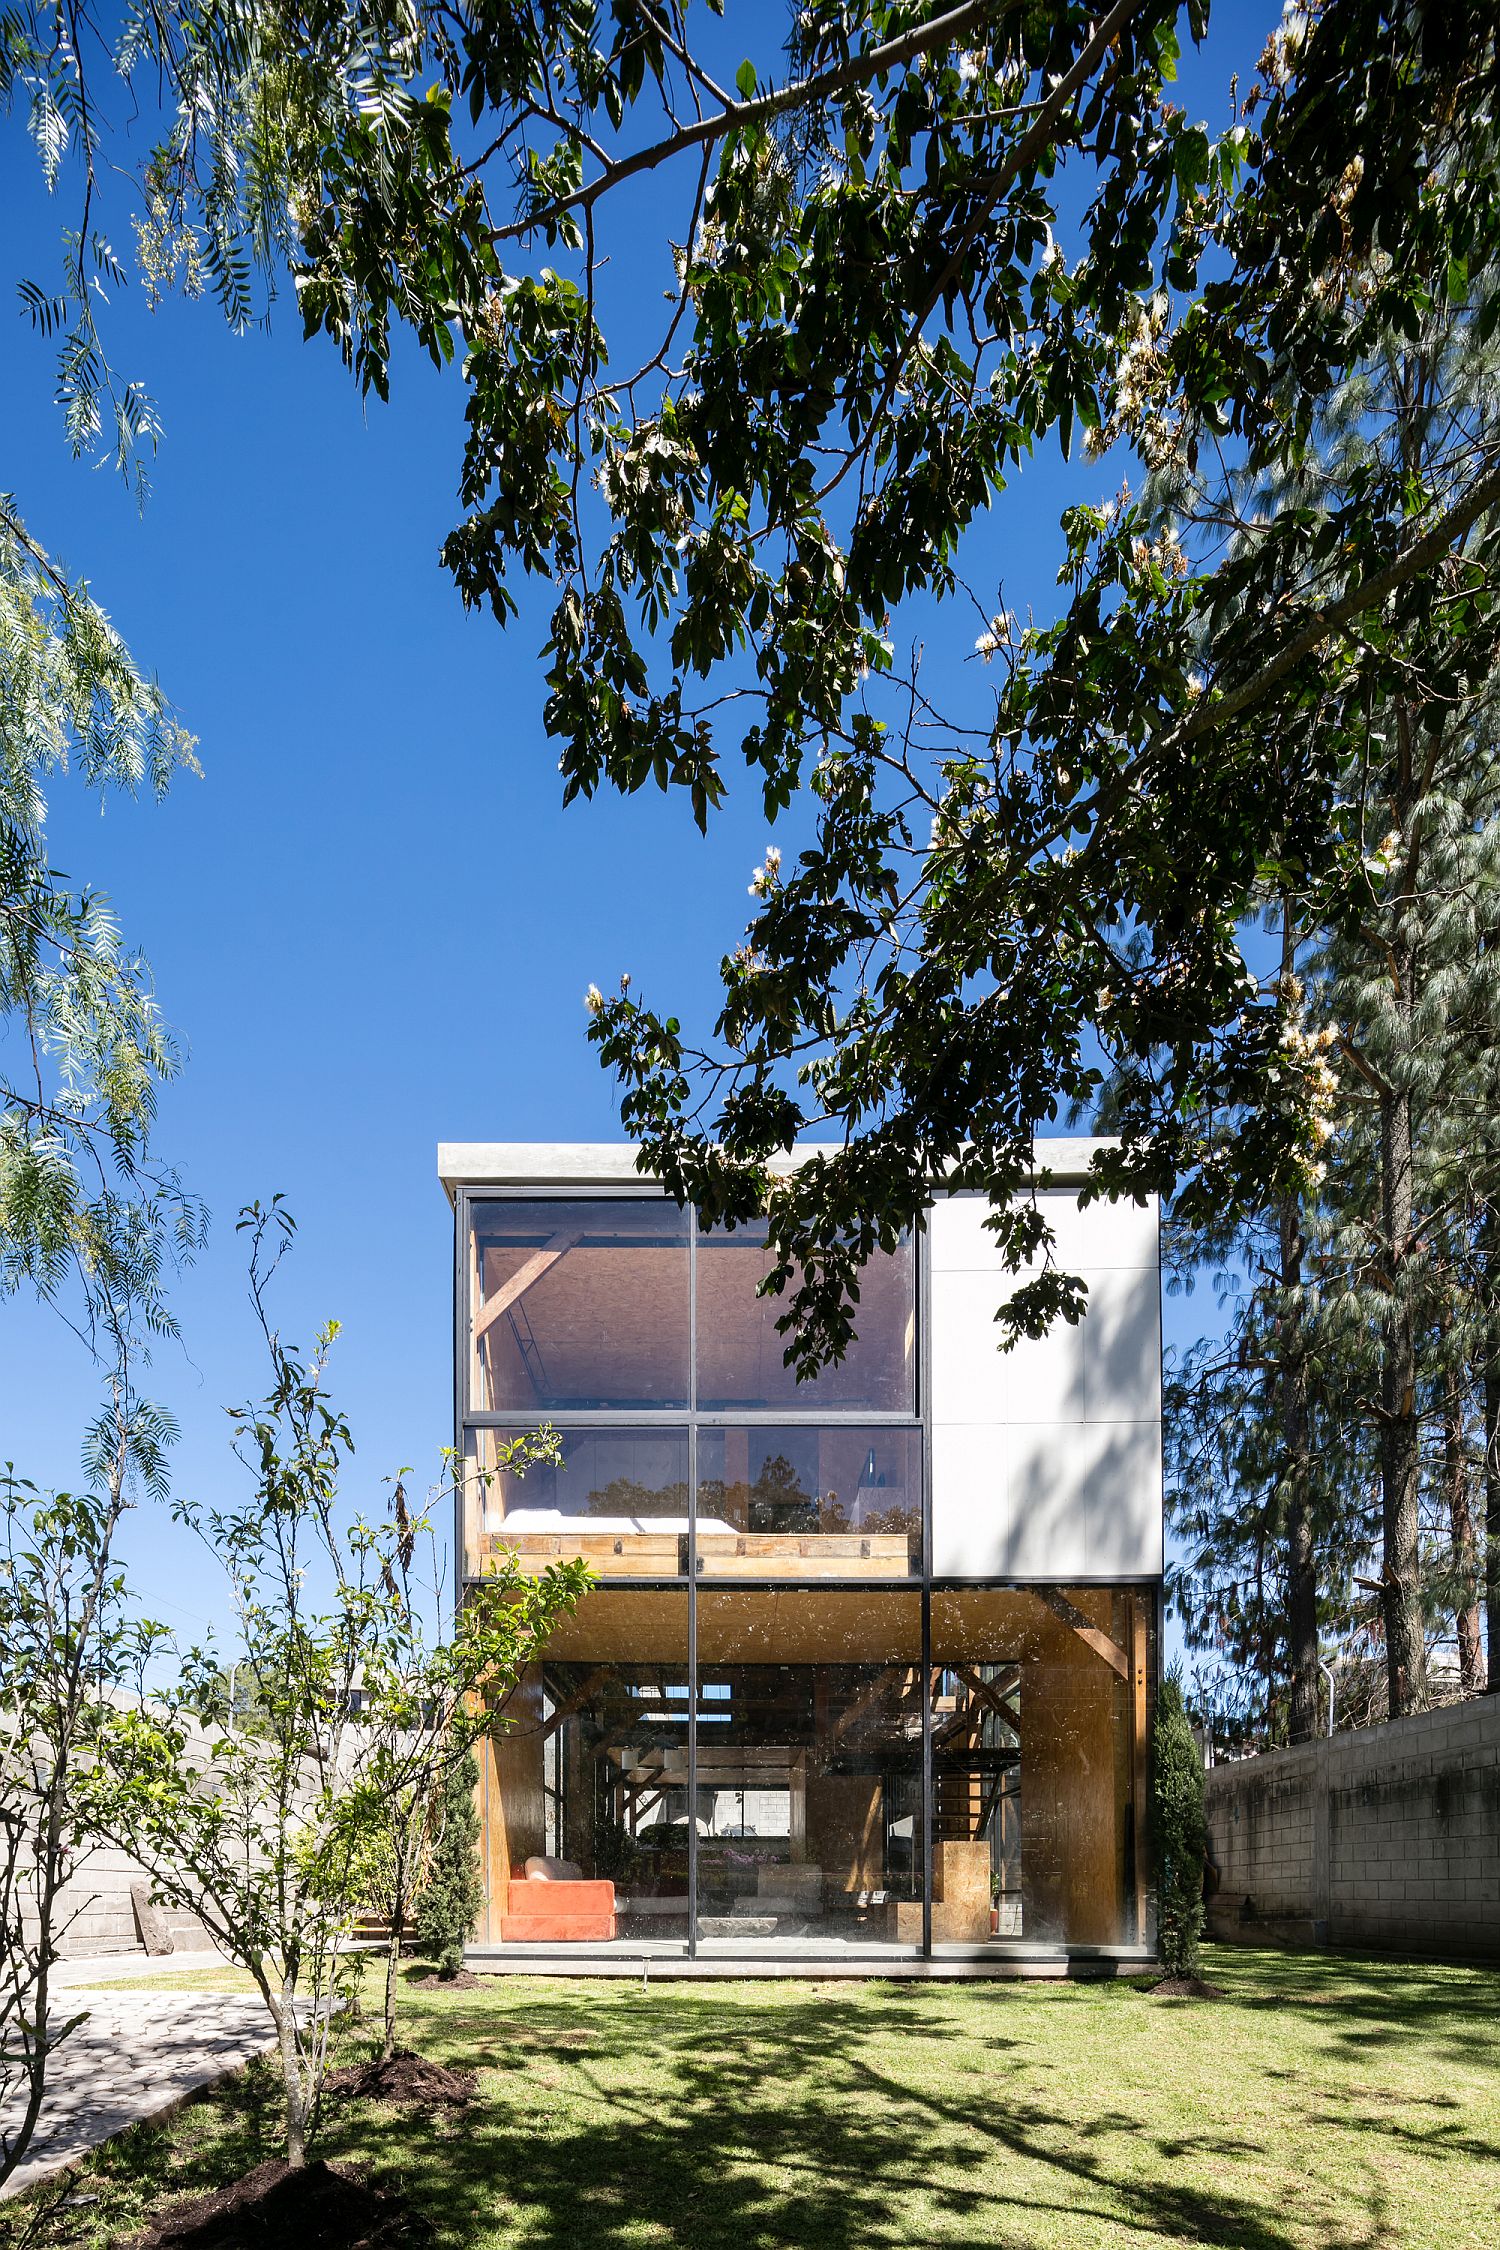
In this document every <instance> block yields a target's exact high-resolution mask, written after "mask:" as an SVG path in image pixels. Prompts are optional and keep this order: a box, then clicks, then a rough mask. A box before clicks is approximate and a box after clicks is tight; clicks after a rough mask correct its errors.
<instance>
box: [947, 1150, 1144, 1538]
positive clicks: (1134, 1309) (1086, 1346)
mask: <svg viewBox="0 0 1500 2250" xmlns="http://www.w3.org/2000/svg"><path fill="white" fill-rule="evenodd" d="M1038 1201H1039V1202H1040V1203H1041V1205H1042V1207H1043V1209H1044V1211H1045V1214H1046V1217H1047V1220H1048V1223H1049V1224H1050V1225H1051V1227H1052V1229H1053V1232H1054V1234H1055V1236H1056V1238H1057V1248H1056V1250H1055V1251H1054V1253H1053V1254H1054V1257H1055V1258H1056V1261H1057V1263H1058V1265H1059V1266H1060V1267H1061V1268H1062V1269H1063V1270H1064V1271H1065V1272H1072V1273H1077V1274H1079V1275H1080V1276H1081V1277H1082V1279H1083V1280H1084V1281H1085V1283H1086V1284H1087V1287H1088V1311H1087V1313H1086V1314H1085V1316H1084V1319H1083V1320H1082V1321H1081V1322H1080V1323H1079V1324H1078V1325H1077V1326H1075V1327H1069V1326H1068V1325H1067V1324H1066V1323H1064V1322H1059V1323H1057V1324H1056V1325H1055V1326H1054V1327H1053V1328H1052V1329H1051V1330H1050V1332H1049V1333H1048V1334H1047V1335H1046V1336H1043V1337H1041V1338H1039V1339H1036V1340H1033V1339H1030V1338H1026V1339H1023V1340H1022V1342H1020V1343H1019V1344H1017V1345H1016V1346H1015V1347H1014V1348H1013V1349H1012V1350H1011V1351H1009V1352H1004V1353H1002V1352H1000V1351H999V1350H997V1348H996V1346H997V1343H998V1333H997V1330H996V1327H995V1317H994V1316H995V1313H996V1311H997V1309H998V1307H999V1306H1000V1305H1001V1303H1002V1302H1003V1301H1004V1299H1005V1298H1006V1297H1007V1296H1008V1295H1009V1293H1010V1291H1011V1289H1013V1288H1014V1287H1015V1280H1014V1278H1013V1277H1012V1276H1011V1275H1009V1274H1007V1273H1006V1272H1005V1271H1004V1270H1003V1269H1002V1267H1001V1264H1000V1260H999V1257H998V1254H997V1252H996V1250H995V1246H994V1237H993V1236H992V1235H991V1234H989V1233H987V1232H986V1231H985V1229H984V1226H983V1223H982V1222H983V1219H984V1216H985V1213H986V1211H987V1209H988V1206H987V1204H986V1203H985V1201H984V1199H983V1198H982V1197H978V1196H955V1197H952V1198H950V1199H949V1200H948V1201H946V1202H942V1203H939V1204H937V1205H936V1206H935V1207H934V1209H933V1210H932V1212H931V1213H930V1215H929V1228H930V1236H931V1274H932V1295H931V1311H932V1357H931V1370H932V1422H933V1433H932V1495H933V1498H932V1544H933V1552H932V1565H933V1569H934V1571H935V1572H936V1573H937V1575H938V1576H940V1577H944V1578H992V1577H1005V1578H1032V1579H1051V1580H1060V1581H1066V1580H1068V1579H1077V1578H1113V1577H1137V1576H1155V1575H1156V1574H1157V1573H1159V1572H1160V1570H1161V1568H1162V1458H1161V1298H1160V1278H1159V1272H1158V1263H1157V1260H1158V1233H1157V1213H1156V1207H1155V1205H1154V1204H1152V1205H1151V1206H1149V1207H1147V1208H1144V1209H1143V1208H1141V1207H1139V1206H1137V1205H1135V1204H1109V1203H1102V1204H1092V1205H1090V1206H1089V1207H1088V1209H1086V1210H1080V1209H1079V1207H1078V1203H1077V1199H1076V1197H1075V1196H1074V1195H1072V1194H1071V1193H1069V1192H1068V1191H1066V1190H1056V1191H1049V1192H1048V1193H1047V1194H1045V1195H1043V1196H1041V1197H1039V1198H1038Z"/></svg>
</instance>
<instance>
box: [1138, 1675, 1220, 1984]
mask: <svg viewBox="0 0 1500 2250" xmlns="http://www.w3.org/2000/svg"><path fill="white" fill-rule="evenodd" d="M1152 1750H1153V1753H1154V1759H1155V1766H1156V1775H1155V1785H1154V1791H1153V1806H1152V1810H1153V1814H1154V1826H1155V1831H1156V1833H1155V1845H1156V1886H1157V1944H1158V1950H1159V1951H1160V1953H1161V1961H1162V1967H1163V1969H1164V1970H1165V1972H1166V1974H1167V1975H1168V1976H1169V1977H1192V1976H1196V1975H1197V1974H1198V1940H1199V1938H1200V1937H1201V1935H1202V1932H1203V1861H1204V1855H1205V1853H1206V1851H1207V1848H1208V1823H1207V1820H1206V1818H1205V1816H1204V1811H1203V1760H1202V1757H1201V1756H1200V1754H1199V1750H1198V1745H1197V1743H1196V1742H1195V1741H1194V1739H1193V1730H1192V1728H1191V1727H1190V1726H1189V1725H1188V1716H1187V1709H1186V1707H1185V1705H1184V1703H1183V1700H1182V1682H1181V1680H1180V1679H1179V1678H1178V1676H1177V1674H1176V1673H1175V1672H1173V1673H1169V1674H1168V1675H1167V1677H1166V1679H1164V1680H1163V1681H1162V1684H1161V1693H1160V1695H1159V1696H1158V1697H1157V1701H1156V1725H1155V1728H1154V1730H1153V1736H1152Z"/></svg>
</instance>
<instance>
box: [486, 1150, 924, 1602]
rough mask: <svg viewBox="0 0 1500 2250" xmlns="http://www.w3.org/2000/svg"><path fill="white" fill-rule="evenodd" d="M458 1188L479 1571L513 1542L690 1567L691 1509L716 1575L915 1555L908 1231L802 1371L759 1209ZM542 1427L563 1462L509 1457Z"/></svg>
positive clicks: (534, 1552)
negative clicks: (773, 1291)
mask: <svg viewBox="0 0 1500 2250" xmlns="http://www.w3.org/2000/svg"><path fill="white" fill-rule="evenodd" d="M465 1208H466V1209H467V1211H468V1215H469V1216H468V1229H467V1237H466V1240H465V1243H464V1247H463V1252H462V1257H463V1262H464V1270H463V1273H462V1274H461V1282H462V1290H463V1295H464V1301H465V1303H466V1304H467V1306H468V1308H469V1349H468V1354H467V1360H468V1377H467V1391H466V1403H465V1410H464V1420H465V1423H466V1429H465V1435H464V1443H465V1454H466V1466H467V1471H468V1474H467V1479H466V1495H465V1511H464V1519H463V1526H462V1539H463V1569H464V1572H465V1574H466V1575H469V1576H472V1575H473V1574H474V1573H475V1572H477V1571H480V1570H482V1569H483V1568H484V1567H485V1566H486V1563H487V1561H488V1559H489V1558H490V1557H492V1556H493V1555H494V1554H495V1553H496V1552H497V1550H499V1549H501V1548H510V1549H512V1550H514V1551H515V1552H516V1553H518V1554H520V1555H521V1556H522V1557H523V1559H527V1560H534V1561H536V1562H537V1563H538V1564H541V1563H543V1562H546V1561H550V1560H553V1559H555V1558H557V1557H559V1556H563V1555H580V1554H581V1555H584V1556H585V1557H586V1558H587V1560H589V1561H590V1562H591V1563H592V1564H593V1565H594V1566H595V1568H596V1569H597V1570H598V1571H599V1573H600V1575H601V1576H602V1577H605V1578H609V1577H634V1578H640V1577H675V1576H679V1575H682V1574H684V1573H685V1572H686V1571H687V1570H688V1569H689V1568H690V1566H691V1558H690V1552H689V1545H688V1540H689V1531H690V1526H695V1527H696V1535H697V1542H698V1549H697V1566H698V1574H699V1576H700V1577H703V1578H706V1579H714V1578H723V1579H729V1578H735V1579H745V1578H750V1579H756V1578H760V1579H778V1578H779V1579H792V1580H799V1579H800V1580H806V1581H817V1580H828V1579H877V1580H878V1579H909V1578H911V1577H913V1576H915V1575H916V1574H917V1573H918V1571H919V1570H920V1568H921V1560H922V1492H923V1469H922V1460H923V1455H922V1436H921V1431H920V1428H919V1427H918V1425H917V1420H916V1375H915V1365H916V1333H917V1319H916V1259H915V1252H914V1248H913V1244H912V1242H911V1240H907V1241H906V1242H904V1243H903V1244H902V1245H901V1247H900V1249H899V1250H897V1251H895V1252H894V1253H891V1254H889V1255H880V1256H877V1257H876V1258H874V1259H872V1260H871V1262H870V1264H869V1266H868V1267H867V1268H866V1270H865V1272H864V1273H863V1275H862V1276H861V1281H860V1297H859V1302H858V1304H857V1306H856V1308H855V1321H856V1329H857V1333H856V1337H855V1340H854V1341H853V1343H852V1344H851V1346H850V1349H849V1352H848V1355H847V1357H846V1359H845V1360H844V1361H843V1363H842V1364H841V1365H840V1366H838V1367H836V1368H830V1369H827V1370H825V1372H824V1373H823V1374H822V1375H820V1376H819V1377H818V1378H817V1379H816V1380H815V1381H812V1382H809V1383H802V1384H799V1383H798V1382H797V1381H796V1380H795V1379H794V1377H793V1376H792V1374H791V1372H790V1371H789V1370H788V1369H787V1368H786V1366H785V1365H784V1363H783V1362H784V1354H785V1349H786V1340H785V1338H784V1337H782V1336H780V1335H779V1334H778V1333H777V1330H776V1325H775V1324H776V1319H777V1316H778V1314H779V1312H780V1310H781V1308H782V1305H783V1304H784V1303H785V1299H762V1298H760V1297H759V1296H758V1295H757V1294H756V1292H757V1289H758V1286H759V1284H760V1282H761V1280H762V1278H763V1276H764V1275H765V1273H766V1271H767V1266H768V1253H767V1248H766V1229H765V1227H764V1226H763V1225H756V1226H749V1227H742V1228H739V1229H736V1230H734V1231H732V1232H727V1231H726V1232H707V1231H700V1230H697V1229H696V1228H695V1226H694V1223H693V1221H692V1218H691V1214H689V1213H686V1212H682V1211H679V1210H678V1209H677V1208H676V1206H675V1205H674V1204H672V1203H671V1202H669V1201H667V1200H665V1199H663V1198H661V1197H646V1196H632V1195H624V1196H613V1195H608V1196H606V1195H599V1196H593V1197H586V1196H582V1195H573V1196H568V1195H562V1196H559V1197H556V1198H543V1197H539V1196H531V1195H525V1196H515V1197H503V1196H495V1195H486V1196H482V1197H478V1198H476V1199H474V1200H473V1201H472V1202H471V1203H468V1204H467V1205H466V1206H465ZM695 1338H696V1345H695V1343H694V1339H695ZM542 1427H550V1428H552V1429H554V1430H555V1431H556V1432H557V1433H558V1437H559V1442H560V1444H561V1448H562V1459H561V1462H560V1464H558V1465H556V1466H549V1465H547V1464H545V1463H543V1464H538V1465H537V1466H535V1467H533V1468H532V1469H530V1470H529V1471H528V1472H527V1474H526V1476H525V1477H524V1479H522V1478H520V1477H519V1476H517V1475H516V1474H515V1473H514V1472H512V1471H510V1470H508V1469H504V1468H502V1466H501V1462H502V1459H503V1449H504V1446H505V1444H506V1443H507V1442H508V1441H509V1440H510V1439H511V1438H513V1437H514V1436H515V1435H516V1434H517V1433H519V1432H521V1431H524V1430H526V1429H532V1430H535V1429H539V1428H542ZM695 1431H696V1438H695V1435H694V1433H695ZM694 1460H696V1472H695V1473H694V1471H693V1469H692V1466H691V1464H692V1463H693V1462H694ZM695 1474H696V1481H695Z"/></svg>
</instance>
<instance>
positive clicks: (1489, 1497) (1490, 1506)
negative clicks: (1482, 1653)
mask: <svg viewBox="0 0 1500 2250" xmlns="http://www.w3.org/2000/svg"><path fill="white" fill-rule="evenodd" d="M1484 1637H1485V1645H1486V1647H1487V1648H1488V1650H1489V1670H1488V1672H1487V1674H1486V1676H1485V1683H1484V1684H1485V1687H1486V1689H1487V1690H1488V1692H1489V1693H1490V1694H1491V1695H1500V1367H1497V1366H1496V1365H1495V1363H1494V1360H1493V1358H1490V1359H1488V1360H1487V1362H1486V1366H1485V1371H1484Z"/></svg>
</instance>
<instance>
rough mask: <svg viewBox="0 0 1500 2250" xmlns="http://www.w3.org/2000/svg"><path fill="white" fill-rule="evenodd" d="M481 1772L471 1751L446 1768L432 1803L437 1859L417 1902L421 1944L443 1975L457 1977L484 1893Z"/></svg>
mask: <svg viewBox="0 0 1500 2250" xmlns="http://www.w3.org/2000/svg"><path fill="white" fill-rule="evenodd" d="M478 1785H479V1769H478V1767H477V1766H476V1765H475V1763H474V1756H473V1753H472V1751H468V1750H466V1751H465V1752H464V1753H463V1755H462V1756H461V1757H458V1758H455V1759H454V1760H453V1761H452V1763H451V1764H450V1765H449V1766H448V1767H447V1768H446V1769H445V1771H444V1774H443V1777H442V1779H441V1781H440V1782H439V1783H438V1787H437V1791H436V1795H435V1797H434V1801H433V1822H432V1825H433V1839H432V1856H431V1858H430V1859H429V1861H428V1863H427V1880H426V1882H425V1883H424V1884H423V1886H422V1890H421V1894H420V1896H419V1897H418V1900H417V1942H418V1944H419V1945H420V1946H421V1948H422V1951H423V1952H424V1953H425V1954H427V1955H428V1956H429V1957H430V1958H431V1959H432V1960H434V1961H436V1963H437V1968H438V1974H439V1976H444V1977H456V1976H457V1974H458V1972H459V1970H460V1969H461V1968H462V1967H463V1965H464V1947H465V1945H466V1944H467V1943H468V1941H469V1939H470V1938H471V1937H472V1936H473V1934H474V1926H475V1924H476V1923H477V1922H478V1920H479V1909H480V1907H481V1906H482V1905H483V1903H484V1890H483V1887H482V1885H481V1883H480V1879H479V1815H478V1813H477V1812H476V1811H475V1809H474V1792H475V1790H476V1788H477V1787H478Z"/></svg>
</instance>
